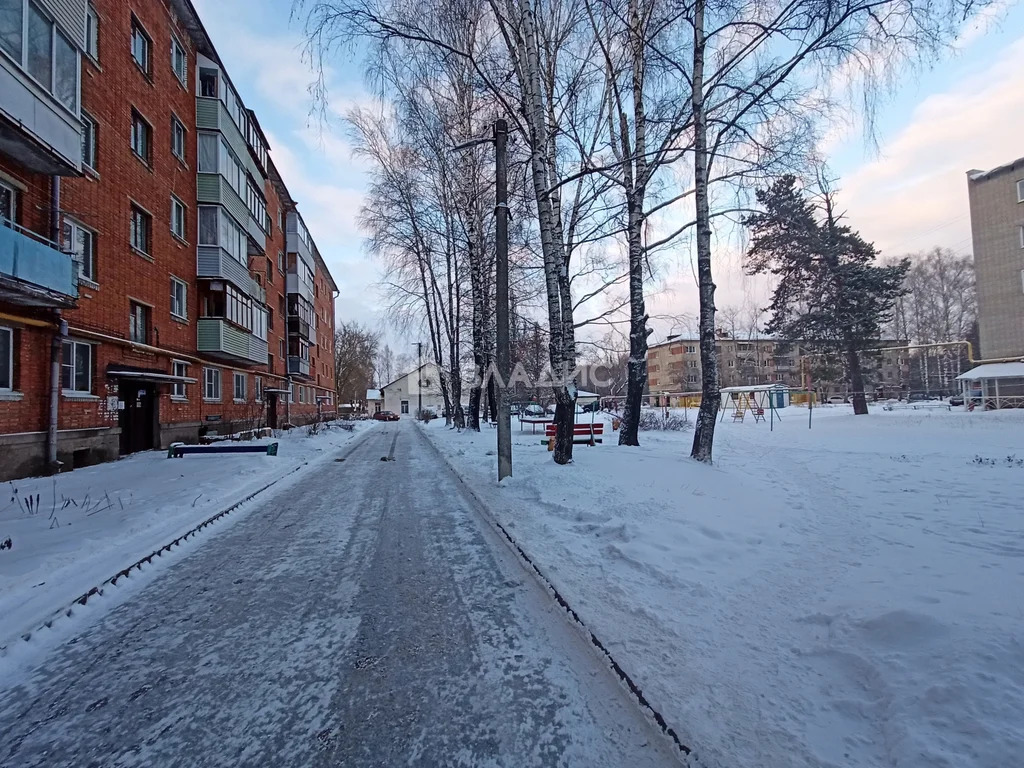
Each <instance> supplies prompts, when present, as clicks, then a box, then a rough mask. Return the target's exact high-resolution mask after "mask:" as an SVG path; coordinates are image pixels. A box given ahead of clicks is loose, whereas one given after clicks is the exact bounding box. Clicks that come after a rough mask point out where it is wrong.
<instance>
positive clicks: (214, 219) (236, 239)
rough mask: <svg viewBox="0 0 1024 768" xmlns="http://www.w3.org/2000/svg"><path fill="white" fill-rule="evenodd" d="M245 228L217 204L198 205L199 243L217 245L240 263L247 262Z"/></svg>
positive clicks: (246, 263)
mask: <svg viewBox="0 0 1024 768" xmlns="http://www.w3.org/2000/svg"><path fill="white" fill-rule="evenodd" d="M247 242H248V239H247V236H246V234H245V230H244V229H242V228H241V227H240V226H239V225H238V224H237V223H236V222H235V220H234V219H233V218H232V217H231V216H230V215H229V214H228V213H227V212H226V211H225V210H223V209H222V208H220V207H219V206H200V207H199V244H200V245H219V246H220V247H221V248H223V249H224V250H225V251H227V253H228V255H230V256H231V257H232V258H233V259H235V261H237V262H239V263H240V264H245V265H246V266H248V264H249V256H248V251H247V248H248V245H247Z"/></svg>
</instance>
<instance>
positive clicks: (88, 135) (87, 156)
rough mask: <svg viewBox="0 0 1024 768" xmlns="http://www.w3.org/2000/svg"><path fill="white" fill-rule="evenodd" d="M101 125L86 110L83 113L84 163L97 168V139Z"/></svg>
mask: <svg viewBox="0 0 1024 768" xmlns="http://www.w3.org/2000/svg"><path fill="white" fill-rule="evenodd" d="M98 133H99V126H98V125H97V124H96V121H95V120H93V119H92V118H91V117H90V116H89V115H87V114H86V113H85V112H83V113H82V163H83V164H84V165H87V166H89V167H90V168H92V169H93V170H96V149H97V145H96V141H97V137H98Z"/></svg>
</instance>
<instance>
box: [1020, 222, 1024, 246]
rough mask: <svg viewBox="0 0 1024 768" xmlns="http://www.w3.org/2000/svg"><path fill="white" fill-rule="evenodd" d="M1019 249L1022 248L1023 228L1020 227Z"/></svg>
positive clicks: (1023, 241) (1023, 244) (1023, 239)
mask: <svg viewBox="0 0 1024 768" xmlns="http://www.w3.org/2000/svg"><path fill="white" fill-rule="evenodd" d="M1020 247H1021V248H1024V226H1021V227H1020Z"/></svg>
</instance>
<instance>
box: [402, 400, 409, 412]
mask: <svg viewBox="0 0 1024 768" xmlns="http://www.w3.org/2000/svg"><path fill="white" fill-rule="evenodd" d="M408 412H409V401H408V400H403V401H402V413H408Z"/></svg>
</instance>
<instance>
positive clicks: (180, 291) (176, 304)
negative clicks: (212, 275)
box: [171, 277, 188, 320]
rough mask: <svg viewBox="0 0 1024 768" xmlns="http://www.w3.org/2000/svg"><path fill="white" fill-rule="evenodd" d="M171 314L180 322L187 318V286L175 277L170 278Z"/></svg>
mask: <svg viewBox="0 0 1024 768" xmlns="http://www.w3.org/2000/svg"><path fill="white" fill-rule="evenodd" d="M171 314H172V315H174V317H177V318H181V319H182V320H185V319H187V318H188V285H187V284H186V283H183V282H182V281H181V280H179V279H178V278H176V277H172V278H171Z"/></svg>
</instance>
